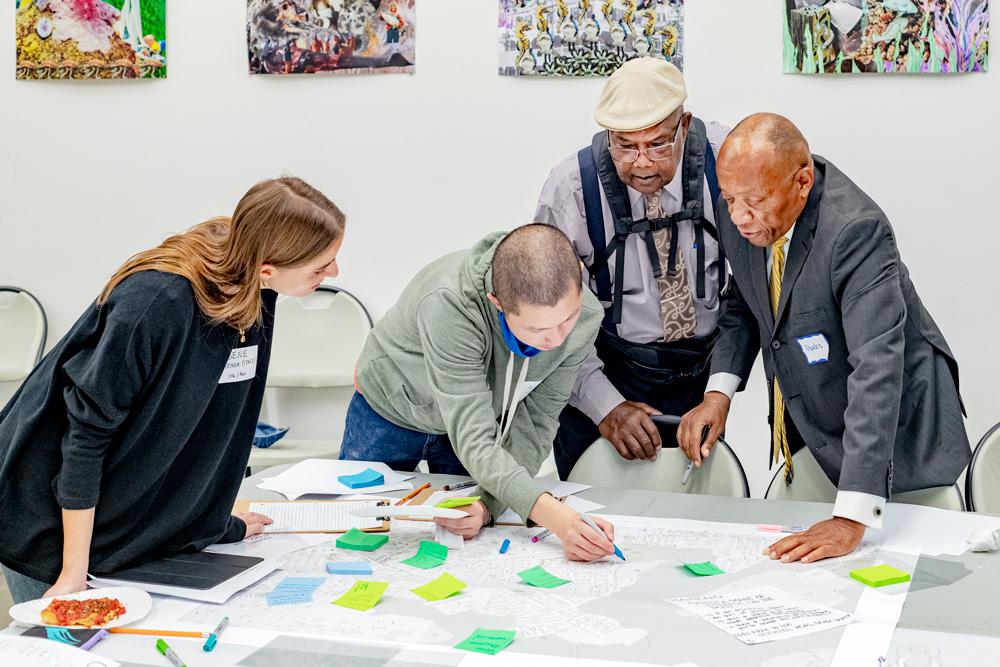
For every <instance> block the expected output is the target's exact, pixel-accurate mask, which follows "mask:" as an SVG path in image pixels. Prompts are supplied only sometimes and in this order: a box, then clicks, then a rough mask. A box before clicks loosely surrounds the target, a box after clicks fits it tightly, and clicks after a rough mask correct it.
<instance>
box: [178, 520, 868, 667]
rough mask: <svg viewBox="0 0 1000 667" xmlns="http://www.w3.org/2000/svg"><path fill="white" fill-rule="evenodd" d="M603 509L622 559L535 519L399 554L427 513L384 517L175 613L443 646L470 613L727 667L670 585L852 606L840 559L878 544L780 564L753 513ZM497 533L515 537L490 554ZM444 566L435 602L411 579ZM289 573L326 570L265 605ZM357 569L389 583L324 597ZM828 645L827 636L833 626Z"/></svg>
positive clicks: (539, 633)
mask: <svg viewBox="0 0 1000 667" xmlns="http://www.w3.org/2000/svg"><path fill="white" fill-rule="evenodd" d="M608 518H609V519H610V520H612V521H613V523H614V524H615V535H616V539H615V542H616V544H617V545H618V546H619V547H620V548H621V549H622V551H623V552H624V553H625V556H626V558H627V560H626V561H625V562H622V561H620V560H618V559H614V558H605V559H604V560H602V561H599V562H596V563H574V562H570V561H568V560H567V559H566V558H565V557H564V556H563V554H562V546H561V544H560V543H559V540H558V539H556V538H555V537H550V538H548V539H546V540H543V541H541V542H538V543H532V542H531V540H530V537H531V535H532V534H535V533H537V532H538V530H537V529H536V530H533V531H529V529H527V528H524V527H507V526H500V527H497V528H494V529H490V530H487V531H484V533H482V534H481V535H480V536H478V537H477V538H476V539H474V540H470V541H468V542H466V544H465V545H464V547H463V548H461V549H457V550H450V552H449V555H448V559H447V561H446V562H445V563H444V564H443V565H441V566H439V567H436V568H433V569H431V570H421V569H418V568H414V567H411V566H409V565H404V564H402V563H400V561H401V560H403V559H405V558H408V557H409V556H412V555H413V554H414V553H416V551H417V549H418V546H419V543H420V541H421V540H423V539H428V540H429V539H431V536H432V535H433V524H429V523H426V522H408V521H394V522H393V524H392V530H391V532H390V533H389V542H388V543H387V544H386V545H385V546H383V547H381V548H379V549H378V550H376V551H374V552H362V551H349V550H344V549H338V548H337V547H336V546H335V544H334V543H333V542H328V543H325V544H320V545H318V546H312V547H308V548H305V549H301V550H299V551H295V552H293V553H289V554H287V555H285V556H283V557H282V569H281V570H279V571H278V572H275V573H274V574H272V575H270V576H269V577H268V578H266V579H264V580H262V581H261V582H259V583H258V584H257V585H255V586H253V587H252V588H249V589H247V590H245V591H243V592H241V593H240V594H238V595H237V596H235V597H233V598H231V599H230V600H229V601H228V602H227V603H226V604H223V605H215V604H202V605H200V606H199V607H197V608H196V609H195V610H194V611H192V612H190V613H188V614H187V615H185V616H184V617H183V618H181V619H180V620H181V621H184V622H189V623H203V624H211V625H214V624H215V623H217V622H218V621H219V620H221V618H222V617H223V616H228V617H229V620H230V623H231V624H232V625H233V626H240V627H247V628H259V629H266V630H271V631H278V632H285V633H296V634H306V635H321V636H326V637H329V636H335V637H342V638H345V639H355V640H378V641H392V642H399V643H419V644H435V645H443V646H453V645H455V644H456V643H458V642H459V641H461V640H462V639H463V638H464V637H466V636H467V635H468V634H469V633H470V632H471V631H472V630H473V629H474V628H476V627H484V628H493V629H508V630H516V631H517V638H518V642H516V643H515V645H513V646H511V648H510V649H508V651H526V652H530V653H534V654H549V655H562V656H574V657H587V658H592V659H607V660H635V661H639V662H645V663H655V664H667V665H673V664H677V663H682V662H685V661H692V662H696V663H697V664H698V665H700V667H714V666H715V665H719V667H723V666H725V667H729V665H730V663H728V662H727V660H726V655H727V653H729V651H728V650H727V647H728V648H729V649H732V648H735V647H736V645H739V642H737V640H735V639H733V638H732V637H729V636H728V635H725V634H724V633H719V632H712V631H711V630H707V629H706V627H705V626H704V621H702V620H701V619H699V618H697V617H695V616H693V615H691V614H688V613H687V612H684V611H683V610H681V609H679V608H677V607H675V606H674V605H672V604H670V603H668V602H666V601H665V600H666V598H671V597H681V596H697V595H705V594H708V593H714V592H727V591H734V590H739V589H742V588H751V587H754V586H759V585H763V584H771V585H776V586H778V587H780V588H782V589H783V590H785V591H788V592H790V593H792V594H794V595H798V596H799V597H800V598H802V599H805V600H809V601H811V602H814V603H816V604H821V605H826V606H830V607H836V608H839V609H843V610H846V611H850V612H853V611H854V607H855V606H856V604H857V600H858V597H859V595H860V591H859V588H860V587H858V586H856V585H853V583H852V582H851V580H850V579H849V578H848V575H847V572H848V570H850V569H854V568H855V567H864V566H866V565H870V564H871V563H872V562H873V559H874V558H875V556H876V555H878V547H876V546H874V545H872V544H868V543H865V544H863V545H862V546H861V548H859V549H858V550H857V551H856V552H855V553H854V554H852V555H851V556H850V557H847V558H844V559H836V560H832V561H823V562H822V564H821V565H809V566H806V565H801V564H790V565H789V564H781V563H775V562H771V561H769V560H767V559H766V558H765V557H764V556H763V555H762V553H761V552H762V551H763V549H764V548H765V547H766V546H767V545H769V544H771V543H773V542H774V541H775V540H776V539H777V538H778V537H780V536H776V535H775V534H773V533H771V534H767V533H760V532H758V531H757V527H756V526H751V525H746V524H725V523H709V522H701V521H689V520H680V519H653V518H638V517H621V516H616V517H608ZM504 539H509V540H510V541H511V545H510V548H509V549H508V550H507V552H506V553H505V554H500V553H499V548H500V545H501V543H502V542H503V540H504ZM356 560H368V561H369V562H370V563H371V565H372V570H373V574H372V575H371V576H366V577H356V576H339V575H331V576H328V577H327V576H326V563H327V562H329V561H356ZM705 561H711V562H712V563H713V564H715V565H716V566H718V567H719V568H721V569H722V570H723V571H725V572H726V573H727V574H724V575H716V576H713V577H699V576H696V575H694V574H691V573H690V572H689V571H687V570H686V569H685V568H684V566H683V564H684V563H701V562H705ZM536 565H541V566H542V567H544V568H545V569H546V570H548V571H549V572H550V573H552V574H554V575H556V576H557V577H561V578H563V579H569V580H570V582H571V583H569V584H566V585H564V586H560V587H558V588H554V589H541V588H534V587H532V586H529V585H528V584H526V583H524V582H523V581H522V580H521V578H520V577H518V576H517V573H518V572H521V571H523V570H527V569H529V568H531V567H534V566H536ZM444 572H448V573H449V574H451V575H452V576H454V577H456V578H458V579H459V580H460V581H462V582H464V583H466V584H467V585H468V586H467V588H465V589H464V590H463V591H461V592H460V593H458V594H456V595H454V596H452V597H450V598H447V599H445V600H441V601H438V602H425V601H424V600H423V599H421V598H420V597H418V596H417V595H415V594H414V593H412V592H411V591H410V589H412V588H416V587H417V586H422V585H424V584H426V583H428V582H430V581H431V580H433V579H435V578H437V577H439V576H440V575H441V574H443V573H444ZM286 576H295V577H326V582H325V583H324V584H323V585H322V586H321V587H320V588H319V590H317V591H316V592H315V593H314V594H313V602H312V603H304V604H293V605H283V606H273V607H269V606H268V605H267V599H266V593H267V592H268V591H270V590H272V589H273V588H274V587H275V586H277V585H278V583H279V582H280V581H281V580H282V579H283V578H284V577H286ZM358 579H367V580H371V581H384V582H388V583H389V587H388V588H387V590H386V591H385V594H384V595H383V597H382V599H381V601H380V602H379V604H378V605H377V606H376V607H375V608H373V609H371V610H369V611H367V612H359V611H355V610H351V609H345V608H342V607H339V606H336V605H333V604H330V603H331V602H332V601H333V600H336V599H337V598H339V597H340V596H341V595H342V594H343V593H344V592H345V591H347V590H348V589H349V588H350V587H351V586H352V585H353V583H354V582H355V581H357V580H358ZM824 632H831V633H839V632H840V630H828V631H824ZM696 636H700V637H702V638H704V637H706V636H708V637H712V638H713V639H717V641H715V642H713V645H712V646H711V647H707V648H708V650H706V647H705V646H704V645H703V644H701V643H694V642H693V641H692V639H691V638H692V637H696ZM818 636H819V635H810V636H807V637H801V638H796V639H791V640H786V641H782V642H778V643H772V644H764V645H759V646H754V647H742V645H740V646H741V647H742V650H744V651H745V650H747V649H753V650H754V651H756V652H759V654H760V656H761V658H762V663H761V664H767V658H768V656H769V655H773V656H774V658H775V659H776V660H777V662H774V663H773V664H774V665H775V666H777V665H780V664H782V663H781V662H780V660H781V658H782V656H788V655H790V654H795V653H796V652H801V651H809V652H813V651H814V650H815V648H816V645H817V637H818ZM733 642H735V643H736V644H734V645H733V646H729V645H730V644H731V643H733ZM829 645H830V646H836V638H833V639H830V640H829ZM716 653H717V654H718V655H717V656H716V657H713V656H715V655H716ZM800 654H801V653H800ZM730 655H731V654H730Z"/></svg>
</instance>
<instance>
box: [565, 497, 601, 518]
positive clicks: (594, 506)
mask: <svg viewBox="0 0 1000 667" xmlns="http://www.w3.org/2000/svg"><path fill="white" fill-rule="evenodd" d="M563 505H565V506H566V507H569V508H570V509H574V510H576V511H577V512H587V513H588V514H589V513H590V512H596V511H597V510H602V509H604V508H605V507H607V505H601V504H600V503H595V502H593V501H590V500H584V499H583V498H577V497H576V496H569V497H567V498H566V500H564V501H563Z"/></svg>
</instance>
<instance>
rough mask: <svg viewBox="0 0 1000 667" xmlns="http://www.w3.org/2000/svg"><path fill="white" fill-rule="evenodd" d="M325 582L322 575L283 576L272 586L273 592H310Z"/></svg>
mask: <svg viewBox="0 0 1000 667" xmlns="http://www.w3.org/2000/svg"><path fill="white" fill-rule="evenodd" d="M325 583H326V579H324V578H322V577H285V578H284V579H283V580H282V581H281V583H279V584H278V585H277V586H275V587H274V592H275V593H312V592H313V591H315V590H316V589H318V588H319V587H320V586H322V585H323V584H325Z"/></svg>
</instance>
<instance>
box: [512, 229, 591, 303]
mask: <svg viewBox="0 0 1000 667" xmlns="http://www.w3.org/2000/svg"><path fill="white" fill-rule="evenodd" d="M582 289H583V275H582V273H581V269H580V258H579V257H577V255H576V250H574V249H573V244H572V243H570V242H569V239H568V238H567V237H566V235H565V234H563V233H562V232H561V231H560V230H558V229H557V228H555V227H552V226H551V225H542V224H532V225H525V226H523V227H518V228H517V229H515V230H514V231H512V232H511V233H510V234H508V235H507V237H506V238H504V239H503V240H502V241H501V242H500V244H499V245H498V246H497V249H496V252H495V253H494V254H493V294H494V296H496V298H497V299H498V300H499V302H500V303H501V304H503V307H504V310H505V311H506V312H508V313H517V312H518V311H519V310H520V309H521V307H522V306H524V305H528V306H541V307H552V306H555V305H556V304H557V303H559V301H560V300H561V299H562V298H563V297H565V296H566V295H567V294H570V293H571V292H572V293H573V294H574V295H576V294H579V292H580V290H582Z"/></svg>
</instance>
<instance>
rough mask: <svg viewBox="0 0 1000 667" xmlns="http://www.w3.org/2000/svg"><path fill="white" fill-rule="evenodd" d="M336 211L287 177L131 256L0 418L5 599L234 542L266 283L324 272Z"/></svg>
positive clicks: (255, 520)
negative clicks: (229, 212) (224, 213)
mask: <svg viewBox="0 0 1000 667" xmlns="http://www.w3.org/2000/svg"><path fill="white" fill-rule="evenodd" d="M344 224H345V219H344V215H343V213H341V212H340V209H338V208H337V207H336V206H335V205H334V204H333V203H332V202H331V201H330V200H329V199H327V198H326V197H325V196H323V194H322V193H320V192H319V191H318V190H316V189H314V188H312V187H311V186H309V185H308V184H306V183H305V182H303V181H301V180H299V179H297V178H279V179H274V180H268V181H263V182H261V183H258V184H257V185H255V186H253V187H252V188H251V189H250V191H249V192H247V193H246V195H245V196H244V197H243V198H242V199H241V200H240V202H239V204H238V205H237V207H236V212H235V213H234V214H233V216H232V218H215V219H213V220H209V221H208V222H204V223H202V224H200V225H197V226H195V227H193V228H191V229H190V230H188V231H187V232H184V233H183V234H179V235H177V236H173V237H170V238H168V239H167V240H166V241H165V242H164V243H163V244H162V245H160V246H158V247H156V248H153V249H151V250H147V251H145V252H141V253H139V254H138V255H136V256H134V257H133V258H131V259H130V260H129V261H128V262H126V263H125V265H124V266H122V268H121V269H119V270H118V272H117V273H116V274H115V275H114V276H113V277H112V278H111V279H110V280H109V281H108V284H107V285H106V286H105V288H104V290H103V291H102V292H101V294H100V296H99V297H98V299H97V301H96V303H95V304H94V306H93V307H90V308H88V309H87V311H86V312H85V313H84V314H83V315H82V316H81V317H80V319H79V320H78V321H77V322H76V324H75V325H74V326H73V328H72V329H71V330H70V332H69V333H68V334H66V336H65V337H64V338H63V339H62V340H61V341H59V343H58V344H57V345H56V346H55V347H54V348H53V349H52V351H51V352H49V354H48V355H47V356H46V358H45V359H44V360H43V361H42V362H41V364H39V366H38V367H37V368H36V369H35V371H34V372H33V373H32V374H31V375H30V376H29V377H28V379H27V380H26V381H25V383H24V384H23V385H22V387H21V388H20V390H19V391H18V393H17V394H15V396H14V397H13V398H12V399H11V401H10V402H9V403H8V404H7V406H6V407H5V408H4V409H3V410H2V411H0V535H2V536H3V538H2V539H0V564H2V565H3V572H4V576H5V577H6V579H7V583H8V586H9V588H10V591H11V595H12V597H13V598H14V601H15V602H22V601H24V600H30V599H35V598H38V597H43V596H50V595H60V594H66V593H73V592H77V591H81V590H85V589H86V588H87V573H88V572H90V573H94V574H107V573H110V572H113V571H115V570H118V569H122V568H125V567H129V566H132V565H135V564H138V563H141V562H144V561H147V560H152V559H155V558H160V557H163V556H165V555H167V554H170V553H177V552H181V551H192V550H199V549H202V548H204V547H206V546H209V545H211V544H215V543H217V542H237V541H239V540H242V539H244V538H245V537H247V536H249V535H253V534H255V533H259V532H261V530H262V529H263V524H266V523H270V520H269V519H267V518H266V517H263V516H260V515H255V514H249V515H245V516H242V517H241V516H233V515H231V514H230V511H231V509H232V506H233V503H234V501H235V499H236V494H237V491H238V490H239V485H240V480H241V479H242V478H243V472H244V470H245V469H246V464H247V460H248V458H249V456H250V446H251V442H252V440H253V434H254V427H255V425H256V422H257V416H258V414H259V412H260V406H261V401H262V399H263V393H264V382H265V379H266V377H267V366H268V360H269V358H270V345H271V339H272V331H273V326H274V304H275V300H276V299H277V295H278V294H286V295H289V296H304V295H306V294H309V293H311V292H312V291H313V290H315V289H316V288H317V287H318V286H319V284H320V283H321V282H322V281H323V279H324V278H326V277H333V276H336V275H337V253H338V252H339V250H340V244H341V242H342V240H343V235H344Z"/></svg>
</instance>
